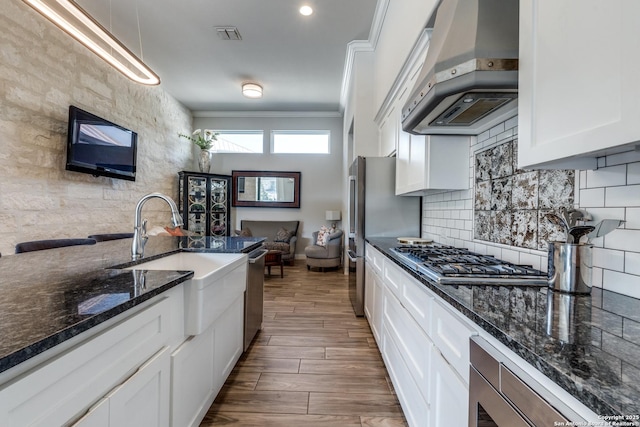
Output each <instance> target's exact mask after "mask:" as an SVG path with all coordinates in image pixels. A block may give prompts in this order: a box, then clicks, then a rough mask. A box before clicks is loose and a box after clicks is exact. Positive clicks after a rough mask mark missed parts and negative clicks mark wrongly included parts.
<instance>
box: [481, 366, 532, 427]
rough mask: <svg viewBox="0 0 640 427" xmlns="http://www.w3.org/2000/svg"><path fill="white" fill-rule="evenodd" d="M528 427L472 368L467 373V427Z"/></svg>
mask: <svg viewBox="0 0 640 427" xmlns="http://www.w3.org/2000/svg"><path fill="white" fill-rule="evenodd" d="M507 426H509V427H530V426H531V424H529V423H527V422H526V421H525V420H524V419H523V418H522V417H521V416H520V414H519V413H518V412H517V411H516V410H515V409H514V408H513V407H512V406H511V405H510V404H509V402H507V400H506V399H505V398H504V397H502V395H501V394H500V393H498V391H497V390H496V389H495V388H493V387H492V386H491V384H489V382H487V380H485V379H484V377H483V376H482V375H480V374H479V373H478V371H476V370H475V369H474V368H473V367H471V370H470V372H469V427H507Z"/></svg>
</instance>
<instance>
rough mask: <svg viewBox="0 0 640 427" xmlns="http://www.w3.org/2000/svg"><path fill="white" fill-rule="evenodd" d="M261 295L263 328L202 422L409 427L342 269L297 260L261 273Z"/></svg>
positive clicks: (206, 425)
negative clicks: (353, 304) (323, 269)
mask: <svg viewBox="0 0 640 427" xmlns="http://www.w3.org/2000/svg"><path fill="white" fill-rule="evenodd" d="M278 273H279V272H278ZM264 299H265V303H264V306H265V307H264V322H263V329H262V331H260V332H259V333H258V335H257V336H256V338H255V339H254V341H253V343H252V344H251V347H249V349H248V350H247V352H246V353H245V354H244V355H243V356H242V357H241V358H240V360H239V361H238V364H237V365H236V367H235V368H234V370H233V372H232V373H231V375H230V376H229V378H228V379H227V382H226V383H225V385H224V386H223V388H222V390H221V391H220V393H219V394H218V397H217V398H216V400H215V402H214V403H213V405H212V406H211V408H210V409H209V412H208V413H207V415H206V416H205V418H204V420H203V421H202V423H201V424H200V426H201V427H209V426H233V427H240V426H243V427H244V426H256V427H258V426H259V427H270V426H274V427H280V426H284V427H288V426H292V427H293V426H303V427H318V426H328V427H403V426H407V424H406V421H405V419H404V417H403V414H402V409H401V408H400V405H399V403H398V400H397V398H396V395H395V393H394V391H393V387H392V386H391V381H390V379H389V376H388V374H387V371H386V369H385V366H384V363H383V361H382V357H381V355H380V352H379V351H378V348H377V346H376V344H375V341H374V338H373V335H372V334H371V330H370V329H369V325H368V323H367V321H366V319H365V318H362V317H356V316H355V315H354V314H353V310H352V308H351V303H350V302H349V295H348V285H347V276H345V275H344V274H343V271H342V269H340V270H331V271H326V272H324V273H323V272H320V271H307V268H306V265H305V262H304V260H298V261H296V263H295V265H294V266H285V271H284V278H280V275H279V274H273V275H271V276H265V287H264Z"/></svg>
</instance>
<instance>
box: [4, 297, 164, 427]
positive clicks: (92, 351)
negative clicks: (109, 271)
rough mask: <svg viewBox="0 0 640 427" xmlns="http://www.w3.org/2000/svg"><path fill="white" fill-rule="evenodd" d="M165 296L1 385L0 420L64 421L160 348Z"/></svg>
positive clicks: (8, 422)
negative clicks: (9, 383) (21, 375)
mask: <svg viewBox="0 0 640 427" xmlns="http://www.w3.org/2000/svg"><path fill="white" fill-rule="evenodd" d="M170 307H171V305H170V301H169V299H167V298H165V297H163V296H161V297H158V300H156V301H155V302H153V303H152V304H151V305H150V306H148V307H146V308H144V309H143V310H142V311H138V312H136V313H135V314H133V315H131V314H130V315H129V316H128V317H123V318H122V319H121V320H120V321H119V322H118V323H115V325H114V326H113V327H112V328H111V329H107V330H106V331H104V332H102V333H100V334H98V335H97V336H95V337H91V338H89V339H88V340H87V341H85V342H83V343H81V344H79V345H77V346H76V347H73V348H72V349H70V350H69V351H68V352H65V353H63V354H62V355H60V356H59V357H57V358H55V359H54V360H52V361H50V362H48V363H45V364H43V366H42V367H39V368H36V369H35V370H34V371H32V372H31V373H29V374H28V375H25V376H24V377H22V378H21V379H19V380H18V381H16V382H14V383H12V384H11V385H9V386H7V387H5V388H4V389H2V390H0V420H2V424H3V425H15V426H18V425H29V426H43V427H44V426H51V425H64V424H66V423H68V422H69V421H70V420H72V419H73V418H76V417H78V416H79V415H80V414H81V413H83V412H84V411H86V410H87V408H89V407H90V406H91V405H93V404H94V403H96V402H97V401H98V400H99V399H100V398H101V397H102V396H104V395H105V394H106V393H107V392H108V391H109V390H111V389H112V388H113V387H114V386H116V385H117V384H119V383H121V382H122V381H123V380H124V379H125V378H127V377H128V376H129V375H131V373H133V372H134V371H135V370H136V369H137V368H138V367H139V366H140V365H141V364H142V363H143V362H145V361H146V360H148V359H149V358H150V357H151V356H152V355H153V354H154V353H156V352H157V351H158V350H159V349H160V348H162V347H163V345H164V343H165V342H166V341H167V340H168V337H169V335H170V333H171V327H170V319H171V309H170Z"/></svg>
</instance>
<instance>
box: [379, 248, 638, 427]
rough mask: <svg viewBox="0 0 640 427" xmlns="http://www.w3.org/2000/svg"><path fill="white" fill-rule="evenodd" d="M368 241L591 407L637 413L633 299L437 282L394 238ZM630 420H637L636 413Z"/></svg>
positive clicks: (635, 308) (603, 413)
mask: <svg viewBox="0 0 640 427" xmlns="http://www.w3.org/2000/svg"><path fill="white" fill-rule="evenodd" d="M368 242H369V244H370V245H372V246H373V247H374V248H375V249H377V250H378V251H380V252H381V253H382V254H383V256H384V257H386V260H390V261H391V262H392V263H393V265H394V266H396V267H400V268H401V269H402V270H403V271H404V272H405V273H407V274H408V275H409V276H411V277H412V278H413V279H415V281H416V283H419V284H420V285H422V286H424V287H426V288H427V289H428V290H429V291H430V292H432V293H434V294H435V295H437V296H438V297H440V298H441V299H442V300H444V301H445V302H446V303H448V304H449V305H450V306H452V307H453V308H454V309H455V310H457V311H458V312H459V313H460V314H462V315H463V316H464V317H466V318H467V319H468V320H470V321H471V322H472V324H473V325H475V328H476V330H477V331H481V332H482V333H484V334H485V335H486V334H489V335H490V336H491V337H493V338H495V339H496V340H497V341H499V342H500V343H502V344H503V345H504V346H505V347H506V348H508V349H509V350H510V351H511V352H513V353H515V355H517V356H518V357H520V358H521V359H524V361H526V362H527V363H528V364H530V365H531V367H533V368H535V369H536V370H537V371H539V372H540V373H542V374H543V375H544V376H545V377H547V378H548V379H550V380H551V381H553V383H555V384H557V385H558V386H559V387H560V388H561V389H563V390H565V391H566V392H568V393H569V394H570V395H571V396H573V397H575V398H576V399H577V400H578V401H580V402H581V403H582V404H584V405H585V406H586V407H587V408H589V409H590V410H591V411H593V412H594V413H595V414H597V415H599V416H616V415H621V416H626V417H637V415H638V414H640V387H639V386H638V384H639V382H640V381H639V379H640V369H639V367H640V363H639V362H638V360H639V359H640V347H639V346H638V343H640V338H639V337H640V335H639V334H638V330H640V329H638V327H639V326H640V323H638V322H640V313H639V312H638V307H640V300H637V299H634V298H630V297H627V296H623V295H620V294H616V293H613V292H609V291H604V290H602V289H600V288H593V290H592V293H591V295H584V296H569V295H562V294H557V293H554V292H551V291H548V290H547V288H546V287H527V286H505V285H479V284H474V285H464V284H459V285H450V284H448V285H445V284H439V283H436V282H434V281H432V280H429V279H427V278H426V277H424V276H422V275H420V274H419V273H417V272H415V271H414V270H412V269H410V268H409V267H407V266H405V264H404V263H403V262H402V260H401V258H399V257H398V256H397V255H396V254H395V253H394V252H393V251H390V249H391V248H392V247H394V246H397V241H396V240H395V239H390V238H374V239H368ZM569 309H570V310H569ZM623 420H624V418H623ZM630 420H632V421H633V422H635V423H637V418H630ZM603 425H606V424H603ZM629 425H636V424H629Z"/></svg>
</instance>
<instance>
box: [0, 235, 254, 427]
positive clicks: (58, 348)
mask: <svg viewBox="0 0 640 427" xmlns="http://www.w3.org/2000/svg"><path fill="white" fill-rule="evenodd" d="M262 240H263V239H262V238H236V237H227V238H225V239H218V238H202V237H198V238H191V237H153V238H150V239H149V241H148V243H147V245H146V248H145V253H144V255H145V256H144V257H143V258H141V259H139V260H137V261H135V262H132V261H131V255H130V253H131V252H130V248H131V239H124V240H113V241H106V242H100V243H97V244H95V245H91V246H72V247H66V248H59V249H52V250H45V251H38V252H30V253H24V254H18V255H14V256H9V257H4V258H2V259H0V277H1V279H0V312H1V314H0V316H1V318H0V320H1V324H0V402H2V404H0V423H1V424H2V425H7V426H14V425H15V426H21V425H34V426H36V425H38V426H48V425H73V426H76V427H81V426H85V427H86V426H95V425H100V426H106V425H109V426H129V425H130V426H139V425H150V426H151V425H153V426H169V425H170V424H173V425H184V426H187V425H194V426H195V425H198V424H199V422H200V421H201V419H202V417H203V416H204V413H206V410H207V409H208V407H209V406H210V405H211V403H212V402H213V399H214V398H215V396H216V394H217V393H218V391H219V390H220V388H221V387H222V384H224V381H225V380H226V378H227V376H228V375H229V373H230V372H231V369H233V366H234V365H235V362H236V361H237V360H238V358H239V357H240V355H241V353H242V349H243V308H244V291H245V289H246V280H247V279H246V272H247V256H246V255H245V253H247V252H249V251H251V250H253V249H255V248H257V247H259V246H260V245H261V242H262ZM194 252H198V253H194ZM168 255H169V256H168ZM165 256H167V257H166V258H165ZM165 259H166V261H165ZM138 266H139V267H140V268H137V267H138ZM188 267H192V268H188ZM178 269H179V270H180V271H177V270H178ZM194 271H195V272H194ZM212 298H213V300H212ZM203 307H206V310H203Z"/></svg>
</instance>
